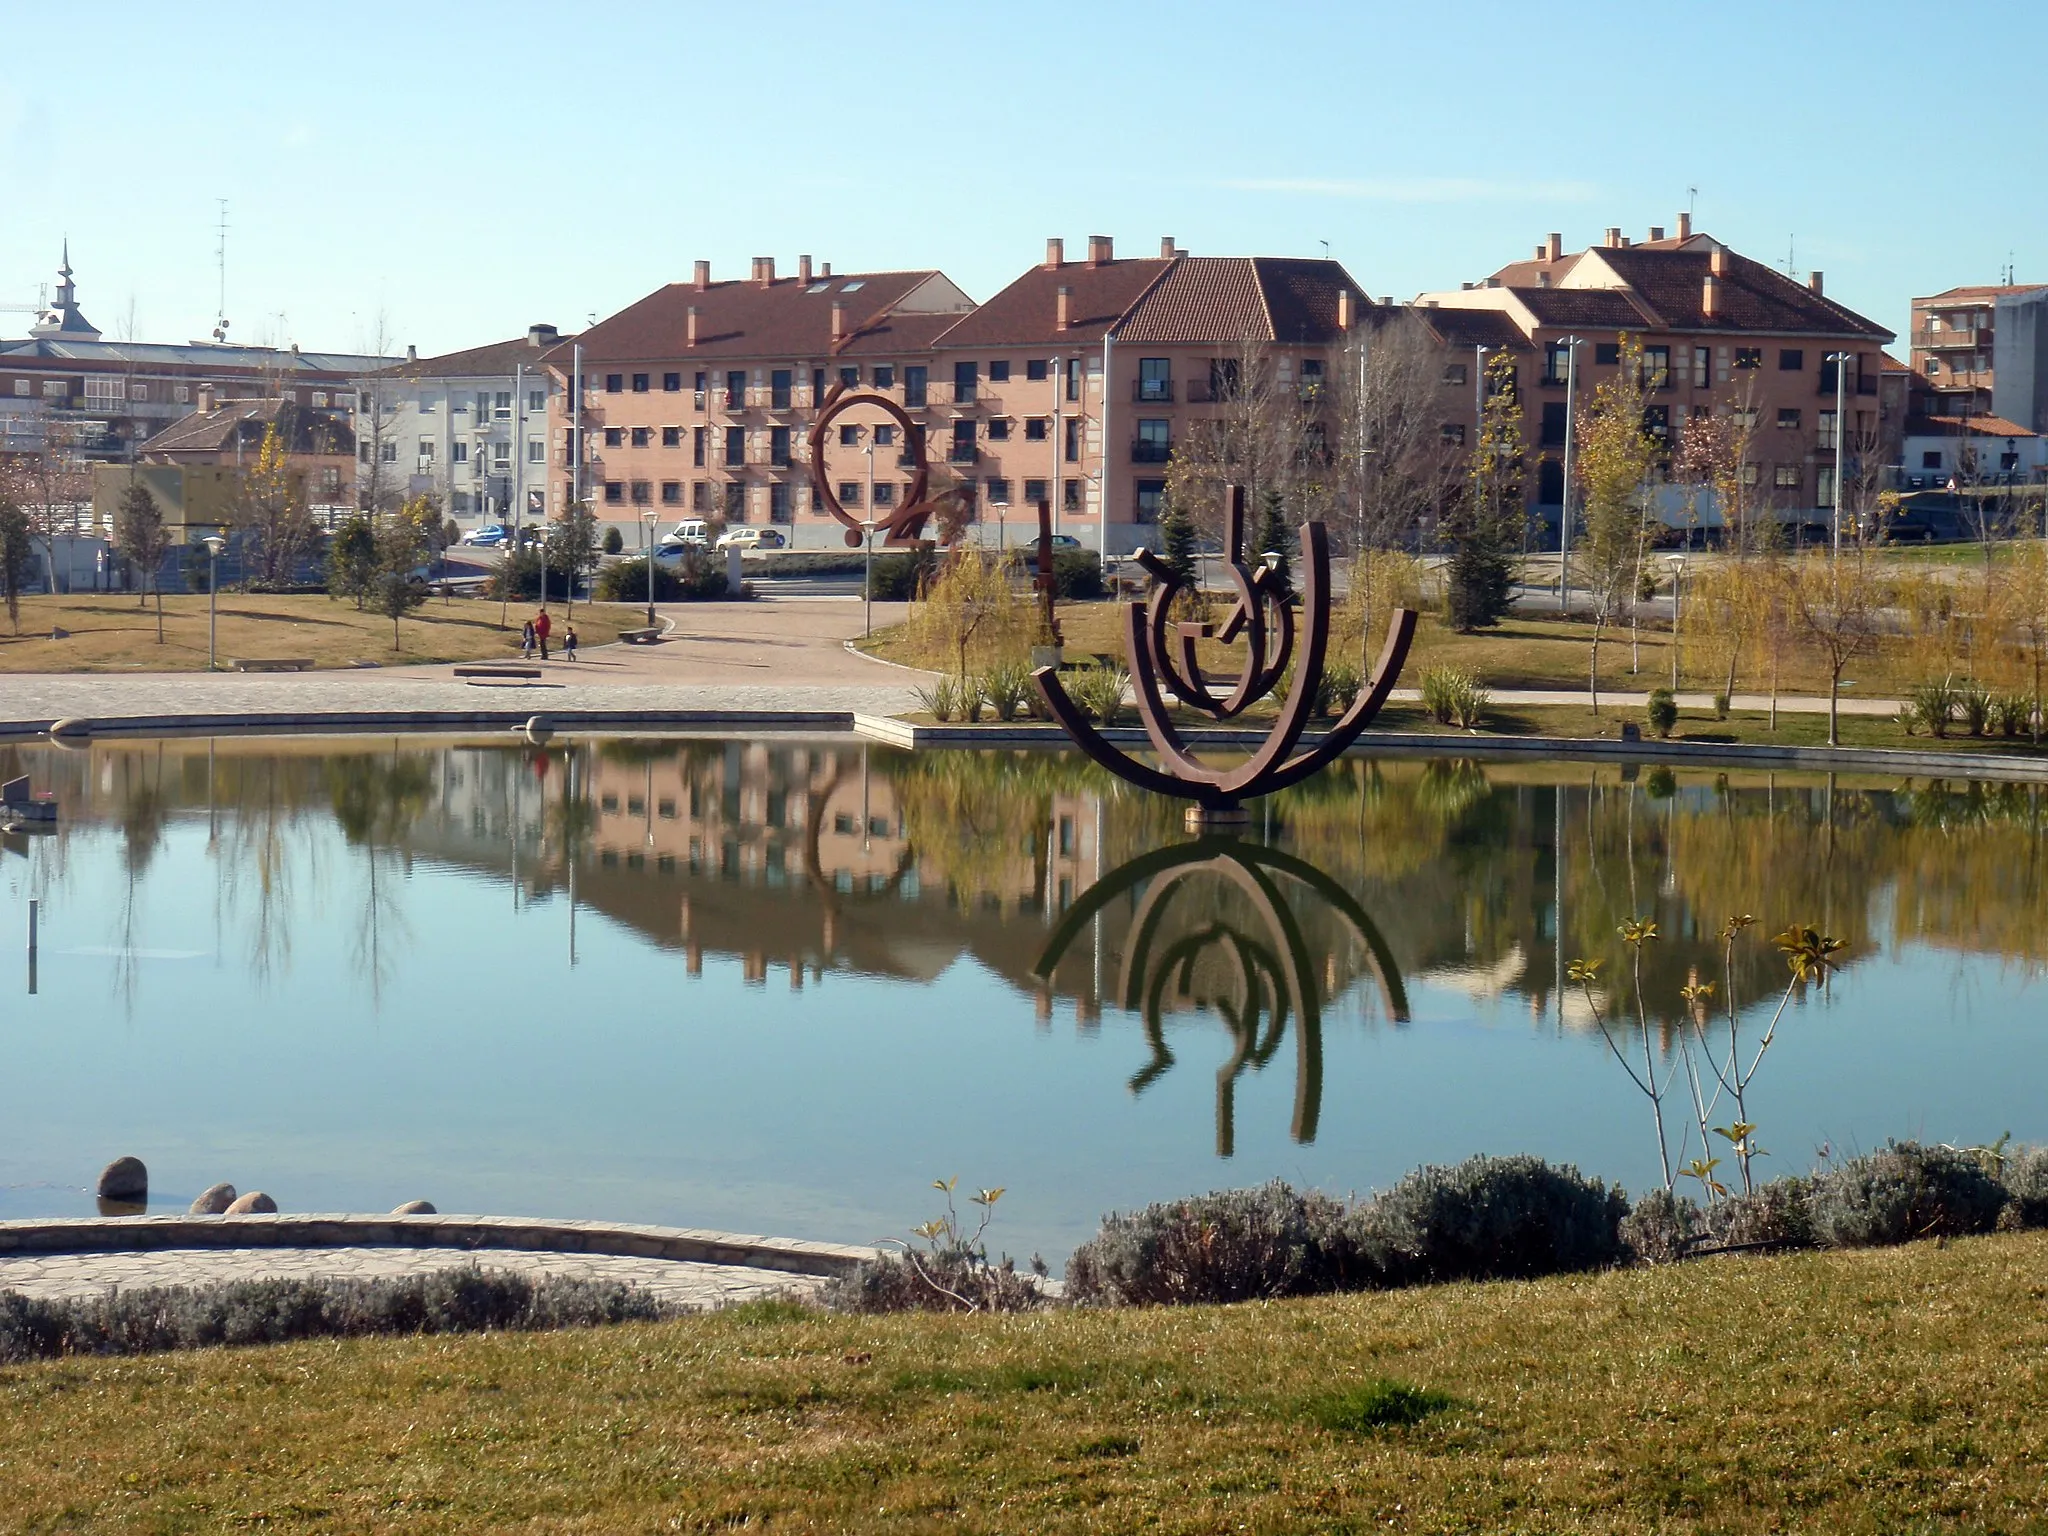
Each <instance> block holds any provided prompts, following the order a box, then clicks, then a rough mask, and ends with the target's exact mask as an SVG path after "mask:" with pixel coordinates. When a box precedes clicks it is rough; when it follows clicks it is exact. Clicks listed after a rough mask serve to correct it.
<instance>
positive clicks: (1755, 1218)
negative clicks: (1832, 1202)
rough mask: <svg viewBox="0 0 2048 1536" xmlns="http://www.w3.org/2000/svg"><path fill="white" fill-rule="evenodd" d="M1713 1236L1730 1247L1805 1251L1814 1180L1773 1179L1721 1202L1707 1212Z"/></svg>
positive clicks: (1810, 1235)
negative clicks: (1763, 1245) (1761, 1245)
mask: <svg viewBox="0 0 2048 1536" xmlns="http://www.w3.org/2000/svg"><path fill="white" fill-rule="evenodd" d="M1709 1221H1710V1222H1711V1224H1712V1226H1713V1229H1714V1237H1715V1238H1716V1240H1718V1241H1719V1242H1721V1243H1723V1244H1725V1245H1727V1246H1729V1247H1741V1246H1747V1245H1749V1244H1752V1243H1770V1244H1774V1245H1779V1246H1782V1247H1786V1248H1804V1247H1808V1246H1810V1245H1811V1244H1812V1243H1813V1240H1814V1238H1813V1181H1812V1180H1811V1179H1800V1178H1786V1179H1772V1180H1771V1181H1770V1182H1769V1183H1768V1184H1759V1185H1757V1187H1756V1189H1755V1190H1754V1191H1753V1192H1752V1193H1750V1194H1747V1195H1735V1196H1733V1197H1732V1198H1730V1199H1727V1200H1724V1201H1722V1202H1721V1203H1720V1204H1719V1205H1717V1206H1715V1207H1714V1209H1713V1210H1712V1211H1711V1212H1710V1213H1709Z"/></svg>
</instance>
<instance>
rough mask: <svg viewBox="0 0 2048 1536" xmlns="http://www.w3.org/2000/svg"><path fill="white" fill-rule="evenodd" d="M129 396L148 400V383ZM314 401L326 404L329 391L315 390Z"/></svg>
mask: <svg viewBox="0 0 2048 1536" xmlns="http://www.w3.org/2000/svg"><path fill="white" fill-rule="evenodd" d="M128 398H129V399H130V400H147V399H148V398H149V386H148V385H147V384H131V385H129V386H128ZM313 403H314V404H315V405H325V404H326V403H327V391H326V390H324V389H316V390H314V391H313Z"/></svg>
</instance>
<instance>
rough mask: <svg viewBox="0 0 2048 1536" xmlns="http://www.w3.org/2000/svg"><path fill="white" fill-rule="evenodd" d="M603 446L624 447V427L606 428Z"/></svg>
mask: <svg viewBox="0 0 2048 1536" xmlns="http://www.w3.org/2000/svg"><path fill="white" fill-rule="evenodd" d="M604 445H605V447H607V448H623V447H625V446H626V429H625V428H624V427H606V428H605V429H604Z"/></svg>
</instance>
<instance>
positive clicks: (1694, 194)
mask: <svg viewBox="0 0 2048 1536" xmlns="http://www.w3.org/2000/svg"><path fill="white" fill-rule="evenodd" d="M1699 200H1700V189H1699V188H1698V187H1687V188H1686V189H1685V222H1686V223H1688V224H1690V223H1691V222H1692V215H1693V205H1694V204H1695V203H1697V202H1698V201H1699Z"/></svg>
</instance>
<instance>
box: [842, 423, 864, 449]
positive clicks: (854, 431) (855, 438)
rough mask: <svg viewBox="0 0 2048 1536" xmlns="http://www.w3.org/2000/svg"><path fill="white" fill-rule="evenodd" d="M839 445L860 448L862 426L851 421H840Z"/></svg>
mask: <svg viewBox="0 0 2048 1536" xmlns="http://www.w3.org/2000/svg"><path fill="white" fill-rule="evenodd" d="M839 446H840V447H842V448H858V447H859V446H860V428H859V427H857V426H855V425H854V424H853V423H852V422H850V421H842V422H841V423H839Z"/></svg>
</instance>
